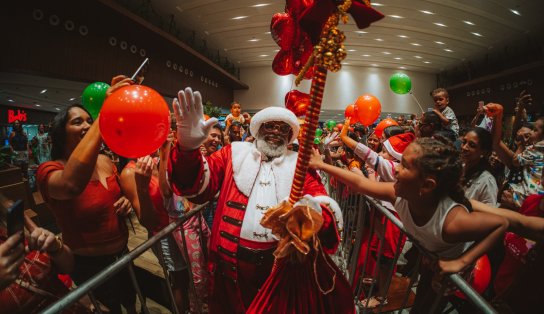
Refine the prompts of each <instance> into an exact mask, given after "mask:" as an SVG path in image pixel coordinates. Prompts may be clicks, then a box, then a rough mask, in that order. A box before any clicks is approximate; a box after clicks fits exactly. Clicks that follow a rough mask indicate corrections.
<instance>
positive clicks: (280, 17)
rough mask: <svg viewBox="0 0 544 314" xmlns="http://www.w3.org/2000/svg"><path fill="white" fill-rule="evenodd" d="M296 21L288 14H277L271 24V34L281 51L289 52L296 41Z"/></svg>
mask: <svg viewBox="0 0 544 314" xmlns="http://www.w3.org/2000/svg"><path fill="white" fill-rule="evenodd" d="M295 31H296V30H295V21H294V20H293V18H292V17H291V15H290V14H289V13H287V12H281V13H276V14H274V15H273V16H272V21H271V22H270V33H271V34H272V38H273V39H274V41H275V42H276V43H277V44H278V46H280V48H281V50H289V49H291V48H292V46H293V40H294V39H295Z"/></svg>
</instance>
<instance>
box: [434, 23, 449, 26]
mask: <svg viewBox="0 0 544 314" xmlns="http://www.w3.org/2000/svg"><path fill="white" fill-rule="evenodd" d="M433 24H434V25H436V26H440V27H448V26H447V25H446V24H442V23H433Z"/></svg>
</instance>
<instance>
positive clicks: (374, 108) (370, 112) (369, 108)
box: [354, 94, 382, 126]
mask: <svg viewBox="0 0 544 314" xmlns="http://www.w3.org/2000/svg"><path fill="white" fill-rule="evenodd" d="M354 105H355V107H357V115H358V116H359V122H361V124H362V125H364V126H369V125H371V124H372V123H374V121H376V119H378V117H379V116H380V113H381V112H382V105H381V104H380V101H379V100H378V98H376V96H374V95H371V94H364V95H362V96H359V98H357V100H356V101H355V104H354Z"/></svg>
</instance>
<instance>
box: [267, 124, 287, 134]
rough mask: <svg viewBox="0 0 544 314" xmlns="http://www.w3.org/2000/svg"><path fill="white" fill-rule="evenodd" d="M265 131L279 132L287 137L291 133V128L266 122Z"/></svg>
mask: <svg viewBox="0 0 544 314" xmlns="http://www.w3.org/2000/svg"><path fill="white" fill-rule="evenodd" d="M263 129H264V130H265V131H267V132H272V131H274V130H278V131H279V133H280V134H282V135H287V134H289V132H290V131H291V126H289V125H288V124H285V123H275V122H265V123H263Z"/></svg>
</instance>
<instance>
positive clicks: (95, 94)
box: [81, 82, 110, 119]
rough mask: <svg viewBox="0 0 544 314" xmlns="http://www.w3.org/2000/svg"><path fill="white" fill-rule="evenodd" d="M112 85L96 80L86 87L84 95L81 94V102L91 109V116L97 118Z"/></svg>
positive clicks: (88, 109)
mask: <svg viewBox="0 0 544 314" xmlns="http://www.w3.org/2000/svg"><path fill="white" fill-rule="evenodd" d="M108 88H110V86H109V85H108V84H106V83H103V82H95V83H92V84H90V85H89V86H87V87H85V90H83V95H81V103H82V104H83V107H85V109H87V111H89V113H90V114H91V117H93V119H96V117H98V113H99V112H100V109H102V104H103V103H104V100H105V99H106V91H107V90H108Z"/></svg>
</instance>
